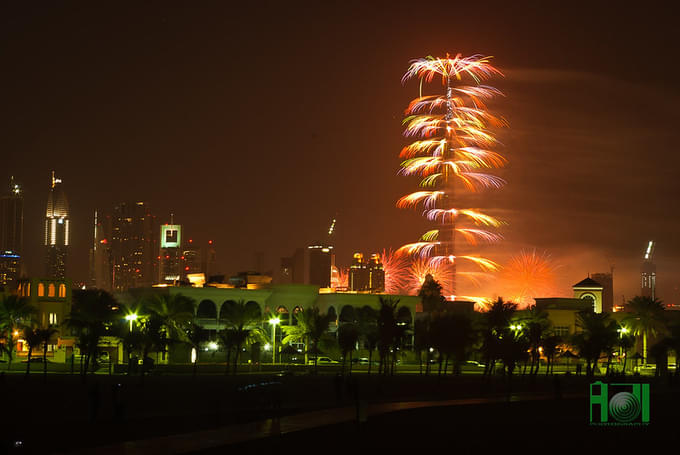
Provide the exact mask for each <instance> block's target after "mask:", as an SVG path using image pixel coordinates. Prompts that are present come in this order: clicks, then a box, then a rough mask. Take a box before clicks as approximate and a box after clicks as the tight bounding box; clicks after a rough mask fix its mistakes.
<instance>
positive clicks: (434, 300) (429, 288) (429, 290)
mask: <svg viewBox="0 0 680 455" xmlns="http://www.w3.org/2000/svg"><path fill="white" fill-rule="evenodd" d="M418 297H420V299H421V301H422V303H423V312H425V313H432V312H436V311H440V310H441V309H442V308H443V307H444V305H445V304H446V298H445V297H444V296H443V295H442V285H441V284H440V283H439V281H437V280H435V279H434V278H433V277H432V275H430V274H429V273H428V274H427V275H425V280H424V281H423V285H422V286H421V287H420V290H419V291H418Z"/></svg>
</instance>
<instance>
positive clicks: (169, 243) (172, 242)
mask: <svg viewBox="0 0 680 455" xmlns="http://www.w3.org/2000/svg"><path fill="white" fill-rule="evenodd" d="M182 251H183V250H182V226H181V225H179V224H172V221H171V224H163V225H161V227H160V253H159V275H158V282H159V283H167V284H170V283H177V282H179V281H180V280H181V278H182Z"/></svg>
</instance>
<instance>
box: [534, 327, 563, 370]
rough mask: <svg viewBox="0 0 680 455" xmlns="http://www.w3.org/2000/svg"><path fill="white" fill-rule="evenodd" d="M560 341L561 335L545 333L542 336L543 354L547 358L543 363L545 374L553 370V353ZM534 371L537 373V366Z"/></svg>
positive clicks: (555, 351)
mask: <svg viewBox="0 0 680 455" xmlns="http://www.w3.org/2000/svg"><path fill="white" fill-rule="evenodd" d="M561 342H562V337H560V336H559V335H554V334H553V335H547V336H545V337H544V338H543V354H545V358H546V359H547V362H546V365H545V375H546V376H547V375H548V374H550V373H552V372H553V368H554V366H555V354H556V353H557V346H559V345H560V343H561ZM536 373H538V368H536Z"/></svg>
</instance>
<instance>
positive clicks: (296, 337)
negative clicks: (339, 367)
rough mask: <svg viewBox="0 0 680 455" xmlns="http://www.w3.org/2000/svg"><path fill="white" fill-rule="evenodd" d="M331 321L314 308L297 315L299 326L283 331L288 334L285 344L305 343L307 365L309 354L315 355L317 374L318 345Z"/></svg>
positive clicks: (327, 316)
mask: <svg viewBox="0 0 680 455" xmlns="http://www.w3.org/2000/svg"><path fill="white" fill-rule="evenodd" d="M330 319H331V318H330V317H329V315H328V314H324V313H320V311H319V308H318V307H312V308H308V309H306V310H302V311H299V312H298V313H297V314H295V320H296V321H297V325H290V326H283V331H284V333H285V334H286V337H285V338H284V339H283V342H284V343H304V345H305V364H308V363H309V353H310V352H312V353H314V372H315V373H316V366H317V365H316V360H317V352H318V344H319V341H320V340H321V337H322V336H323V334H324V333H326V331H327V330H328V324H329V323H330Z"/></svg>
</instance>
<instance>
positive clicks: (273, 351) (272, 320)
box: [269, 317, 281, 364]
mask: <svg viewBox="0 0 680 455" xmlns="http://www.w3.org/2000/svg"><path fill="white" fill-rule="evenodd" d="M280 322H281V319H279V318H278V317H275V318H271V319H270V320H269V323H270V324H271V325H272V364H275V363H276V326H277V325H278V324H279V323H280Z"/></svg>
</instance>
